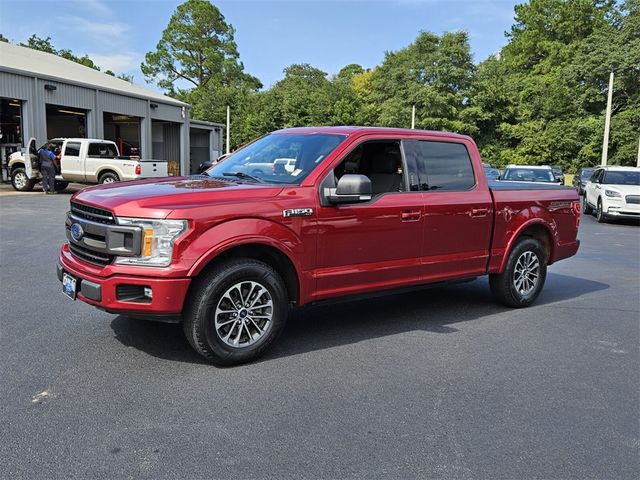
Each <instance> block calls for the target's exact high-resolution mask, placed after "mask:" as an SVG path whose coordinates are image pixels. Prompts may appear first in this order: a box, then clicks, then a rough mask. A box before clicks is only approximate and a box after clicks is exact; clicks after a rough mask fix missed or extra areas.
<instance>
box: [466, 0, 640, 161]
mask: <svg viewBox="0 0 640 480" xmlns="http://www.w3.org/2000/svg"><path fill="white" fill-rule="evenodd" d="M637 5H638V0H631V1H628V2H626V3H625V4H623V5H619V4H617V3H615V2H612V1H600V0H532V1H531V2H529V3H526V4H522V5H518V6H516V8H515V12H516V16H515V24H514V26H513V27H512V29H511V31H510V33H509V34H508V35H507V37H508V39H509V42H508V44H507V45H506V46H505V47H504V48H503V49H502V51H501V52H500V55H499V57H490V58H489V59H487V60H485V61H484V62H482V63H481V64H480V65H479V67H478V74H477V76H476V78H475V79H474V88H473V89H472V94H471V96H470V104H471V108H470V110H469V113H470V114H471V115H472V117H473V118H474V120H475V122H476V125H477V126H478V128H479V135H478V139H479V141H480V146H481V151H482V153H483V155H484V156H485V158H486V159H488V160H489V161H490V162H492V163H494V164H496V165H498V166H503V165H504V164H506V163H531V164H559V165H561V166H562V167H564V168H566V169H569V170H570V171H572V170H575V169H577V168H579V167H582V166H587V165H595V164H597V163H598V162H599V160H600V150H601V141H602V132H603V124H604V109H605V105H606V95H607V91H606V90H607V83H608V78H609V71H610V70H611V68H613V69H614V70H615V71H616V84H615V86H614V115H613V119H612V132H611V145H610V161H611V163H616V162H618V163H619V162H622V161H624V159H623V158H622V157H624V158H626V157H628V152H629V151H630V148H631V147H630V145H631V144H630V141H631V139H632V137H633V136H634V134H633V132H634V131H635V132H636V134H635V136H636V140H635V142H637V135H638V134H637V131H638V126H637V125H638V124H637V123H636V124H635V125H634V124H633V121H634V119H636V118H638V115H637V114H635V113H634V112H635V111H636V109H637V108H638V107H637V106H638V100H637V99H638V89H639V88H640V79H639V77H638V70H639V68H640V47H639V46H638V35H639V32H640V25H638V7H637ZM636 148H637V143H636ZM625 152H627V153H625ZM621 155H622V156H621Z"/></svg>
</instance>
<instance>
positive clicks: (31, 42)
mask: <svg viewBox="0 0 640 480" xmlns="http://www.w3.org/2000/svg"><path fill="white" fill-rule="evenodd" d="M19 45H20V46H21V47H27V48H32V49H33V50H39V51H41V52H46V53H51V54H53V55H57V56H58V57H62V58H65V59H67V60H71V61H72V62H75V63H79V64H80V65H84V66H85V67H89V68H93V69H94V70H98V71H101V68H100V67H99V66H98V65H96V64H95V63H94V61H93V60H91V58H89V56H88V55H87V54H84V55H83V56H81V57H79V56H77V55H75V54H74V53H73V52H72V51H71V50H68V49H61V50H58V49H56V48H55V47H54V46H53V43H52V42H51V37H47V38H40V37H38V36H37V35H36V34H33V35H31V36H30V37H29V38H28V39H27V42H26V43H20V44H19ZM104 73H106V74H107V75H111V76H113V77H115V76H116V74H115V73H114V72H112V71H111V70H106V71H105V72H104ZM117 77H118V78H120V79H122V80H126V81H128V82H132V81H133V76H131V75H127V74H120V75H118V76H117Z"/></svg>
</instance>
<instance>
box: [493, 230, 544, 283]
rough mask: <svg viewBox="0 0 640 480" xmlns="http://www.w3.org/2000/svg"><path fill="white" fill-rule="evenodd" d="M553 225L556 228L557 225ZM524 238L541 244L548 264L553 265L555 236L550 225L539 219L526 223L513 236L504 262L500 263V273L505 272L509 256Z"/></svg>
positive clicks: (503, 259) (506, 250)
mask: <svg viewBox="0 0 640 480" xmlns="http://www.w3.org/2000/svg"><path fill="white" fill-rule="evenodd" d="M553 225H554V226H555V223H554V224H553ZM522 237H529V238H533V239H535V240H537V241H538V242H540V244H541V245H542V248H543V249H544V253H545V256H546V259H547V264H549V265H551V264H552V263H553V261H554V255H555V241H554V238H555V235H554V233H553V232H552V230H551V228H550V227H549V224H548V223H547V222H545V221H544V220H543V219H541V218H539V219H534V220H531V221H529V222H527V223H524V224H523V225H521V226H520V227H519V228H518V229H517V230H516V231H515V233H514V234H513V235H512V236H511V239H510V240H509V243H508V244H507V248H506V249H505V252H504V256H503V257H502V262H501V263H500V268H499V269H498V273H502V272H504V270H505V268H506V266H507V262H508V260H509V255H511V251H512V250H513V248H514V246H515V244H516V243H517V241H518V240H519V239H520V238H522Z"/></svg>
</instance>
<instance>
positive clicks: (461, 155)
mask: <svg viewBox="0 0 640 480" xmlns="http://www.w3.org/2000/svg"><path fill="white" fill-rule="evenodd" d="M414 145H415V148H416V152H415V158H416V163H417V167H418V175H419V176H420V185H421V187H422V190H429V191H432V190H433V191H445V192H446V191H449V192H451V191H463V190H469V189H470V188H473V186H474V185H475V184H476V181H475V177H474V175H473V166H472V165H471V157H470V156H469V152H468V151H467V147H465V146H464V145H463V144H461V143H452V142H435V141H430V140H429V141H426V140H420V141H418V142H415V143H414Z"/></svg>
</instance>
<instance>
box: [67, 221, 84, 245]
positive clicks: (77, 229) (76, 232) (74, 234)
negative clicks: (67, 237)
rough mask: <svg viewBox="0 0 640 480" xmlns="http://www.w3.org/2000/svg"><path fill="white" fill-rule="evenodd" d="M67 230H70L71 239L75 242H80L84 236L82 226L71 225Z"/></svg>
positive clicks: (77, 224)
mask: <svg viewBox="0 0 640 480" xmlns="http://www.w3.org/2000/svg"><path fill="white" fill-rule="evenodd" d="M69 230H71V238H73V239H74V240H75V241H76V242H79V241H80V240H82V236H83V235H84V230H82V225H80V224H79V223H73V224H72V225H71V228H70V229H69Z"/></svg>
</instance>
